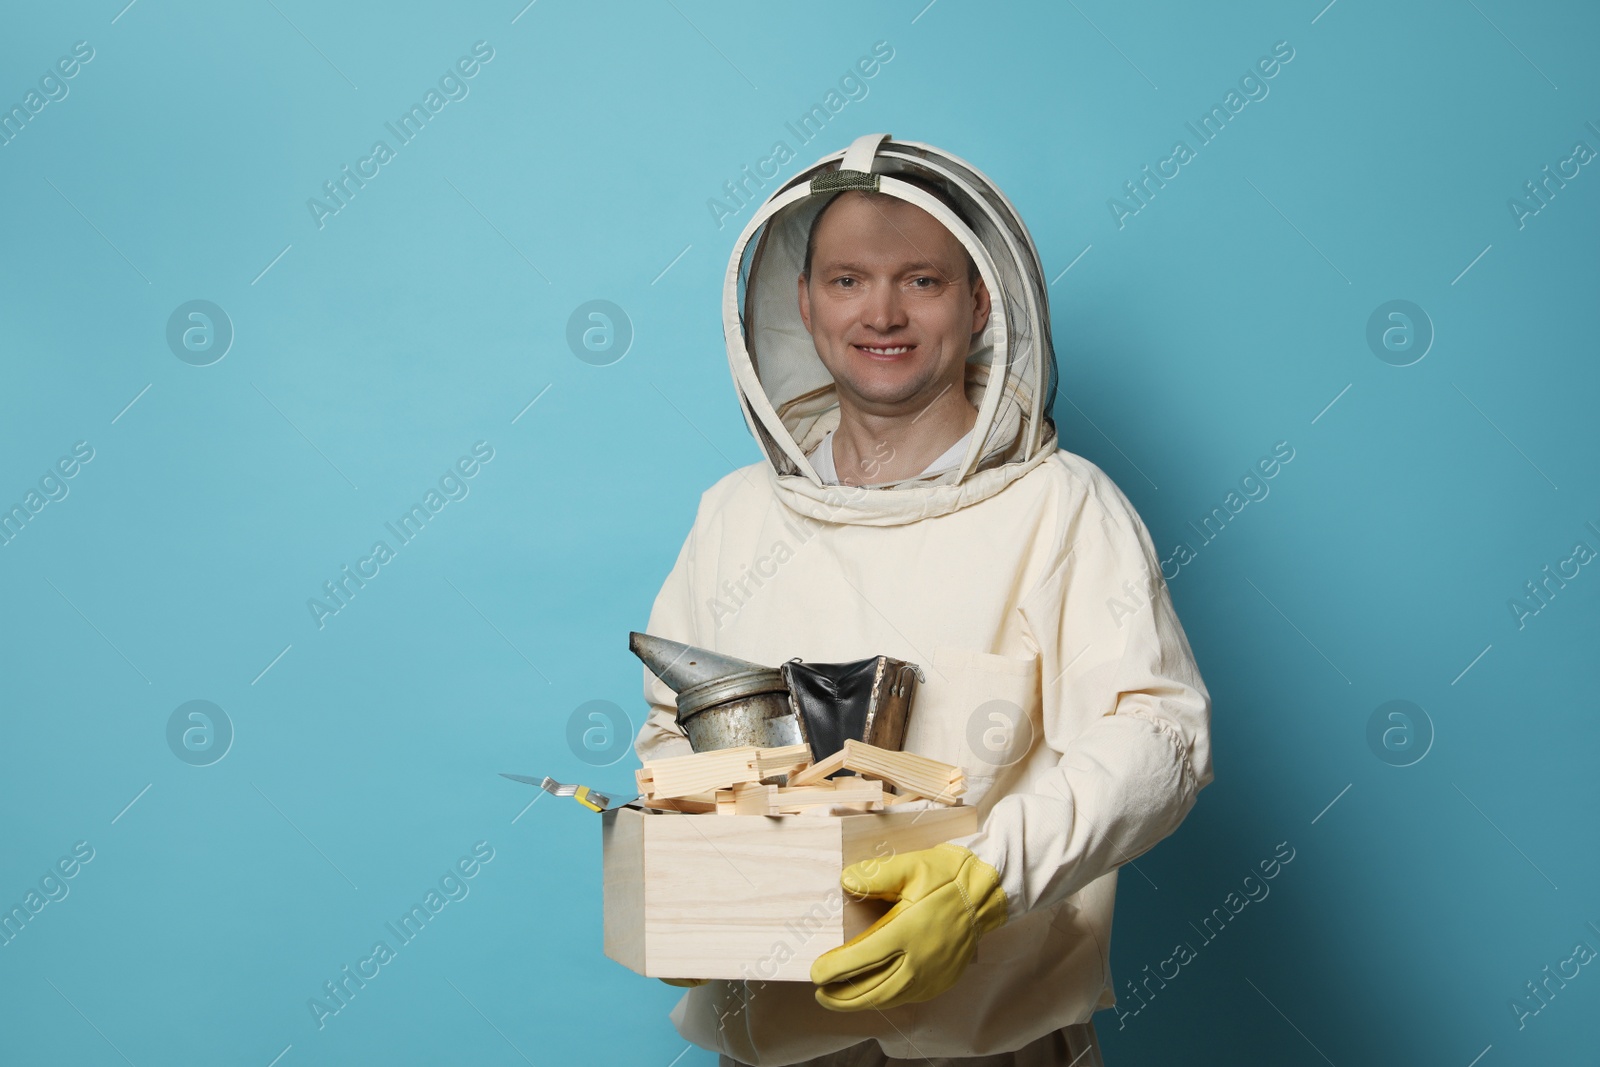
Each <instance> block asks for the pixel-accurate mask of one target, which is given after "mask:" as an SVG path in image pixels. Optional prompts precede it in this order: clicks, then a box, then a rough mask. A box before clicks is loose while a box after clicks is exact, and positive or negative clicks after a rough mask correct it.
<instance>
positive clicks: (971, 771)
mask: <svg viewBox="0 0 1600 1067" xmlns="http://www.w3.org/2000/svg"><path fill="white" fill-rule="evenodd" d="M926 673H927V681H925V682H922V683H921V684H919V685H918V686H917V695H916V699H915V700H914V701H913V704H912V710H911V719H910V723H909V728H908V729H907V731H906V740H905V744H904V746H903V747H904V748H905V749H906V751H908V752H915V753H917V754H918V755H921V756H927V757H929V758H930V759H936V760H942V761H943V762H945V763H951V764H954V765H956V766H957V767H960V768H961V769H962V770H963V771H964V772H966V776H967V792H966V794H965V798H964V799H965V802H966V803H967V804H971V805H977V804H979V803H980V802H981V801H982V799H983V796H984V794H986V793H987V792H988V791H989V790H990V788H991V787H992V786H993V785H994V783H995V780H996V779H997V778H1000V777H1003V776H1005V775H1006V774H1007V773H1008V771H1009V769H1010V768H1012V767H1014V766H1015V765H1016V764H1018V763H1020V762H1021V761H1022V759H1023V758H1024V757H1025V756H1027V754H1028V753H1029V752H1030V751H1032V749H1033V746H1034V744H1035V743H1036V742H1037V740H1038V738H1039V737H1040V735H1041V733H1042V720H1041V717H1040V716H1041V712H1040V698H1039V657H1038V656H1027V657H1021V656H999V655H994V654H993V653H989V652H973V651H970V650H968V649H964V648H957V647H955V646H951V645H942V646H940V647H938V648H935V649H934V650H933V667H932V669H931V670H929V671H927V672H926Z"/></svg>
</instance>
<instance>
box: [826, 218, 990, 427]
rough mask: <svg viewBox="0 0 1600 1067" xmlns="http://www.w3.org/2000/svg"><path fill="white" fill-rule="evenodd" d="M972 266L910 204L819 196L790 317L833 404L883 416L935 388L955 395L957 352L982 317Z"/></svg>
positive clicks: (962, 353)
mask: <svg viewBox="0 0 1600 1067" xmlns="http://www.w3.org/2000/svg"><path fill="white" fill-rule="evenodd" d="M973 274H975V271H973V269H972V266H971V260H970V258H969V257H968V256H967V253H966V249H965V248H963V247H962V245H961V242H960V241H958V240H956V237H955V235H954V234H953V233H951V232H950V231H949V230H947V229H945V228H944V226H943V225H942V224H941V223H940V222H939V221H938V220H937V219H935V218H934V217H933V216H932V215H930V214H928V213H927V212H926V211H924V210H922V209H921V208H920V207H917V206H916V205H915V204H912V203H908V202H907V201H904V200H900V199H898V198H896V197H892V196H886V195H881V194H880V195H871V196H869V195H866V194H863V193H859V192H848V193H841V194H840V195H839V196H838V197H837V198H836V199H835V201H834V202H833V203H831V204H829V205H828V207H827V208H826V209H825V214H824V215H823V216H822V219H821V221H820V222H819V223H818V225H817V229H816V233H815V236H814V244H813V249H812V260H811V268H810V273H809V275H807V274H802V275H801V276H800V279H799V298H800V318H801V321H802V322H804V323H805V327H806V330H807V331H808V332H809V333H810V334H811V340H812V342H813V344H815V345H816V349H817V355H818V357H820V358H821V360H822V363H823V365H824V366H825V367H827V368H828V373H830V374H831V375H833V380H834V382H835V384H836V385H837V386H838V390H839V400H840V404H841V406H845V405H848V406H852V407H854V408H856V409H858V410H859V411H861V412H863V413H866V414H870V415H875V416H879V417H891V418H892V417H895V416H899V415H912V416H915V415H916V414H919V413H920V412H921V411H922V410H923V409H925V408H927V407H928V405H929V404H931V403H933V402H934V401H935V400H937V399H939V398H940V397H941V395H943V394H945V393H952V392H953V394H954V397H956V398H960V402H962V403H965V391H964V389H963V388H962V379H963V375H964V373H965V366H966V359H967V353H968V351H969V350H970V348H971V344H972V337H973V335H974V334H976V333H979V332H980V331H982V330H983V328H984V326H985V325H987V324H988V321H989V291H988V289H987V288H986V287H985V286H984V284H983V281H982V279H981V278H980V279H977V280H976V281H974V280H973V279H972V275H973Z"/></svg>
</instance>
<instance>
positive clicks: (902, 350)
mask: <svg viewBox="0 0 1600 1067" xmlns="http://www.w3.org/2000/svg"><path fill="white" fill-rule="evenodd" d="M850 347H851V348H853V349H855V350H856V351H857V352H860V353H861V354H862V355H863V356H866V357H867V358H868V359H874V360H881V361H884V362H893V361H895V360H900V359H904V358H905V357H906V356H909V355H910V354H911V353H912V352H914V351H916V347H917V346H916V345H914V344H913V345H904V344H902V345H862V344H855V345H851V346H850Z"/></svg>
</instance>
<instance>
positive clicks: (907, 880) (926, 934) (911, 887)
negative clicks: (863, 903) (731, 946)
mask: <svg viewBox="0 0 1600 1067" xmlns="http://www.w3.org/2000/svg"><path fill="white" fill-rule="evenodd" d="M839 884H840V886H842V887H843V888H844V889H845V890H846V891H848V892H850V893H851V894H852V895H854V896H857V897H878V898H880V899H883V900H893V901H895V902H896V903H895V905H894V907H892V908H890V909H889V911H888V913H887V914H886V915H884V916H883V918H881V919H879V920H878V921H877V922H875V923H873V924H872V925H871V926H870V927H868V928H867V929H866V930H864V931H862V932H861V933H860V934H858V935H856V936H855V937H853V938H851V939H850V940H849V941H846V942H845V943H844V944H843V945H840V946H839V947H838V948H836V949H832V950H831V951H828V952H825V953H823V954H822V955H821V956H819V957H818V958H817V960H816V961H815V962H814V963H812V965H811V980H812V981H813V982H815V983H816V984H817V987H818V988H817V992H816V997H817V1003H819V1004H821V1005H822V1006H823V1007H824V1008H829V1009H831V1010H833V1011H864V1010H866V1009H868V1008H893V1007H898V1006H899V1005H901V1004H916V1003H920V1002H921V1001H924V1000H931V999H933V998H934V997H936V996H938V995H939V994H940V993H943V992H944V991H945V990H946V989H949V988H950V987H951V986H953V985H955V983H956V980H957V979H958V978H960V977H961V972H962V971H964V970H965V969H966V967H967V964H968V963H970V962H971V961H972V955H973V953H974V952H975V951H977V947H978V939H979V938H980V937H982V936H983V935H984V934H986V933H988V932H989V931H990V930H993V929H996V928H998V927H1001V926H1004V925H1005V924H1006V921H1007V913H1006V907H1007V905H1006V896H1005V892H1004V891H1003V890H1002V889H1001V888H1000V874H999V872H998V871H996V870H995V869H994V868H993V867H991V866H989V864H987V863H985V862H983V861H982V860H980V859H979V858H978V857H977V856H975V855H974V854H973V853H972V852H971V851H969V850H967V849H965V848H962V847H961V846H960V845H952V844H949V843H945V844H942V845H935V846H934V847H933V848H928V849H923V850H921V851H919V852H908V853H906V854H904V855H900V856H892V857H890V858H889V859H887V860H864V861H862V862H861V863H855V864H851V865H850V866H849V867H846V868H845V869H844V871H843V873H842V874H841V875H840V876H839Z"/></svg>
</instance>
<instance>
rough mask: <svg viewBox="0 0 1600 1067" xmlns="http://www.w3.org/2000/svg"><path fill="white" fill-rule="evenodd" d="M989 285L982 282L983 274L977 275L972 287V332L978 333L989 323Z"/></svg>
mask: <svg viewBox="0 0 1600 1067" xmlns="http://www.w3.org/2000/svg"><path fill="white" fill-rule="evenodd" d="M989 306H990V305H989V287H988V286H987V285H985V284H984V282H983V275H981V274H980V275H978V281H977V284H975V285H974V286H973V289H972V332H973V334H974V335H976V334H980V333H982V332H983V331H984V328H985V327H987V326H988V325H989Z"/></svg>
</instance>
